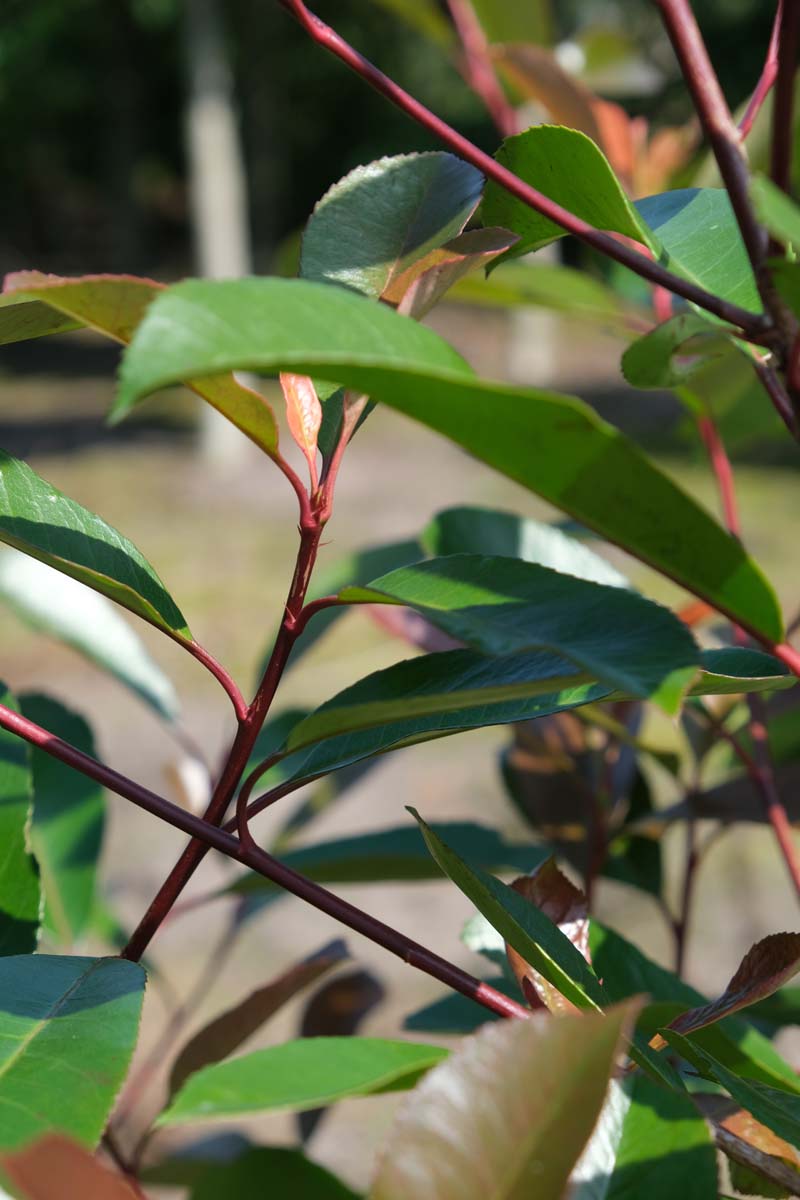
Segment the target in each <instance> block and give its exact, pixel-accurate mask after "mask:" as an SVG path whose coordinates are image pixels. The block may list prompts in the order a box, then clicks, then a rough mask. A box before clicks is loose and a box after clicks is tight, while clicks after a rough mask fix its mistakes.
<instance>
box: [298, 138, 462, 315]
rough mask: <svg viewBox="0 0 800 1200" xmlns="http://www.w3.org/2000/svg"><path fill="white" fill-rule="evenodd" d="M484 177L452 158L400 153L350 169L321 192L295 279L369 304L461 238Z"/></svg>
mask: <svg viewBox="0 0 800 1200" xmlns="http://www.w3.org/2000/svg"><path fill="white" fill-rule="evenodd" d="M482 191H483V176H482V175H481V174H480V172H479V171H476V170H475V168H474V167H471V166H470V165H469V164H468V163H465V162H463V161H462V160H461V159H459V158H455V157H454V156H453V155H452V154H445V153H443V152H441V151H433V152H431V153H428V154H404V155H398V156H397V157H394V158H381V159H378V160H377V162H372V163H369V164H368V165H367V166H363V167H356V168H355V170H353V171H351V172H350V174H349V175H346V176H345V177H344V179H342V180H340V181H339V182H338V183H335V184H334V185H333V187H332V188H331V189H330V190H329V191H328V192H326V193H325V195H324V196H323V197H322V199H321V200H320V201H319V203H318V204H317V206H316V208H315V209H314V212H313V213H312V215H311V217H310V219H309V221H308V224H307V225H306V229H305V232H304V234H303V250H302V256H301V259H300V275H301V276H302V278H304V279H309V280H316V281H317V282H321V283H338V284H342V285H344V286H345V287H348V288H352V289H354V290H355V291H358V292H362V293H363V294H364V295H365V296H372V297H373V298H375V299H378V297H380V296H382V295H383V294H384V293H385V292H386V291H387V290H388V289H390V287H391V285H392V282H393V280H394V279H395V278H396V277H397V276H400V275H402V274H404V272H406V271H407V270H408V269H409V267H411V266H412V265H413V264H414V263H415V262H417V261H419V260H420V259H424V258H425V256H426V255H427V254H429V253H430V251H432V250H435V249H437V248H438V247H439V246H441V245H443V244H444V243H445V242H449V241H450V239H451V238H454V237H455V236H456V235H457V234H459V233H460V232H461V230H462V229H463V228H464V226H465V224H466V223H467V221H468V219H469V217H470V216H471V214H472V213H473V212H474V210H475V208H476V207H477V205H478V201H479V200H480V197H481V192H482Z"/></svg>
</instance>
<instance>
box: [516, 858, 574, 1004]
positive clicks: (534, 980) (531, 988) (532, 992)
mask: <svg viewBox="0 0 800 1200" xmlns="http://www.w3.org/2000/svg"><path fill="white" fill-rule="evenodd" d="M511 887H512V888H513V889H514V891H515V892H518V893H519V894H520V896H523V897H524V898H525V899H526V900H528V901H529V902H530V903H531V904H533V905H535V907H536V908H538V909H539V910H540V911H541V912H543V913H544V915H545V916H546V917H549V918H550V920H551V921H552V922H553V924H554V925H557V926H558V928H559V929H560V930H561V932H562V933H563V934H564V935H565V936H566V937H568V938H569V940H570V941H571V942H572V944H573V946H575V947H576V949H578V950H579V951H580V952H581V954H582V955H583V957H584V958H585V959H586V961H587V962H588V963H589V965H590V966H591V963H592V959H591V955H590V953H589V909H588V904H587V902H586V897H585V896H584V894H583V892H582V891H581V890H580V888H577V887H575V885H574V884H573V883H572V882H571V881H570V880H569V879H567V877H566V875H564V873H563V872H562V871H561V870H559V867H558V864H557V863H556V860H555V858H552V857H551V858H548V859H545V861H544V862H543V863H542V864H541V865H540V866H539V867H537V869H536V870H535V871H533V872H532V873H531V874H530V875H520V876H519V878H518V879H515V880H514V882H513V883H512V884H511ZM506 955H507V956H508V961H509V964H510V966H511V969H512V971H513V972H514V975H515V976H516V978H517V982H518V983H519V985H520V988H521V989H522V992H523V995H524V996H525V999H526V1000H527V1001H528V1004H529V1005H530V1006H531V1008H541V1007H542V1006H544V1007H545V1008H546V1009H548V1010H549V1011H550V1012H552V1013H568V1012H576V1011H577V1009H576V1006H575V1005H574V1004H572V1003H571V1001H569V1000H567V999H566V997H564V996H562V995H561V993H560V992H559V991H558V990H557V989H556V988H554V987H553V985H552V984H551V983H548V981H547V980H546V979H545V978H544V976H543V975H541V974H540V973H539V972H538V971H536V970H534V968H533V967H532V966H531V965H530V964H529V963H527V962H526V961H525V959H524V958H523V957H522V955H521V954H518V953H517V951H516V950H515V949H514V948H513V946H509V944H508V943H506Z"/></svg>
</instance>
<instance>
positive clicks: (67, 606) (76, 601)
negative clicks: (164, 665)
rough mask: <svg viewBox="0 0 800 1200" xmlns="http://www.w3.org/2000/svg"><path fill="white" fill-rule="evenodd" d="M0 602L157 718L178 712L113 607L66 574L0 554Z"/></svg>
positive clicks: (167, 685) (168, 687) (168, 685)
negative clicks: (135, 698) (127, 692)
mask: <svg viewBox="0 0 800 1200" xmlns="http://www.w3.org/2000/svg"><path fill="white" fill-rule="evenodd" d="M0 599H2V600H4V601H5V602H6V604H7V605H8V606H9V608H10V609H11V610H12V611H13V612H14V613H15V614H16V615H17V616H18V617H19V618H20V620H22V621H24V622H25V623H26V624H27V625H29V626H31V628H33V629H35V630H37V631H40V632H42V633H45V634H48V635H50V636H51V637H55V638H58V640H59V641H62V642H64V643H65V644H66V645H67V646H71V647H72V649H73V650H76V651H77V652H78V653H79V654H82V655H84V657H85V658H87V659H88V660H89V661H90V662H93V663H95V664H96V665H97V666H98V667H101V668H102V669H103V670H104V671H108V673H109V674H110V675H113V676H114V678H115V679H117V680H119V682H120V683H121V684H123V685H124V686H125V687H127V688H129V689H130V690H131V691H132V692H133V693H134V694H135V695H137V696H139V697H140V698H141V699H142V700H144V702H145V703H146V704H148V705H149V706H150V707H151V708H152V709H153V710H154V711H155V712H156V713H158V715H159V716H161V717H164V718H165V719H166V720H173V719H174V718H175V717H176V716H177V715H178V711H179V708H180V705H179V702H178V697H177V694H176V692H175V688H174V687H173V685H172V682H171V680H170V679H168V678H167V676H166V675H165V674H164V672H163V671H162V670H161V668H160V667H159V666H158V665H157V664H156V663H155V662H154V661H153V659H152V658H151V657H150V655H149V654H148V653H147V651H146V650H145V648H144V646H143V644H142V642H141V641H140V640H139V638H138V636H137V635H136V634H135V633H134V631H133V630H132V629H131V627H130V626H129V625H128V624H127V623H126V622H125V621H123V620H122V618H121V617H120V616H119V614H118V613H117V612H116V610H115V609H114V607H113V605H111V604H109V602H108V601H107V600H106V599H105V598H104V597H103V596H100V595H98V594H97V593H96V592H94V591H92V590H90V589H89V588H88V587H86V586H85V585H84V584H82V583H78V581H77V580H75V579H72V578H70V576H69V575H64V574H63V573H61V572H59V571H56V570H54V569H53V568H52V567H48V566H46V565H45V564H44V563H42V562H39V561H37V559H35V558H29V557H28V556H27V555H24V554H20V553H19V552H18V551H16V550H7V551H5V552H3V553H0Z"/></svg>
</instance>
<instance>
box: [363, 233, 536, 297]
mask: <svg viewBox="0 0 800 1200" xmlns="http://www.w3.org/2000/svg"><path fill="white" fill-rule="evenodd" d="M518 241H519V238H518V237H517V235H516V234H515V233H509V231H508V230H507V229H472V230H470V231H469V232H468V233H462V234H460V235H459V236H458V237H456V238H453V239H452V241H449V242H445V244H444V245H443V246H441V247H439V248H437V249H436V250H431V252H430V253H429V254H426V255H425V257H424V258H422V259H419V260H418V261H417V262H415V263H413V264H412V265H411V266H410V267H408V268H407V269H406V270H405V271H403V273H402V274H401V275H397V276H395V277H393V278H392V279H391V280H390V282H389V286H388V287H387V288H386V290H385V291H384V293H383V295H382V296H381V299H382V300H385V301H386V302H387V303H389V304H394V305H396V306H397V308H398V310H399V311H400V312H401V313H404V314H405V315H406V316H408V317H414V318H415V319H416V320H419V319H420V318H421V317H424V316H425V314H426V313H427V312H429V311H430V310H431V309H432V308H433V306H434V304H436V303H437V301H439V300H440V299H441V297H442V296H443V295H444V294H445V292H447V291H448V290H449V289H450V288H451V287H453V285H454V284H456V283H458V281H459V279H463V277H464V276H465V275H468V274H469V273H470V272H471V271H476V270H478V268H479V267H487V266H488V265H489V263H490V262H491V261H492V260H493V259H495V258H497V257H499V255H501V254H505V252H506V250H508V249H509V248H510V247H511V246H513V245H514V243H515V242H518Z"/></svg>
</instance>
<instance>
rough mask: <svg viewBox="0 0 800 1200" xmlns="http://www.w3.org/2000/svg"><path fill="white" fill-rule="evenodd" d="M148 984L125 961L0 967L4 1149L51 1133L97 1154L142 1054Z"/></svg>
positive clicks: (22, 962)
mask: <svg viewBox="0 0 800 1200" xmlns="http://www.w3.org/2000/svg"><path fill="white" fill-rule="evenodd" d="M144 985H145V975H144V971H143V970H142V968H141V967H140V966H139V965H138V964H137V963H132V962H127V961H125V960H124V959H119V958H67V957H54V956H52V955H49V954H37V955H26V956H23V957H15V958H3V959H0V1149H3V1150H15V1149H17V1148H19V1147H20V1146H22V1145H24V1144H26V1143H27V1142H30V1141H32V1140H33V1139H34V1138H35V1137H38V1136H40V1135H41V1134H43V1133H46V1132H48V1131H49V1130H59V1131H61V1132H62V1133H66V1134H69V1136H70V1137H73V1138H75V1139H76V1141H79V1142H81V1143H82V1144H84V1145H86V1146H89V1147H94V1146H96V1145H97V1143H98V1141H99V1140H100V1134H101V1133H102V1132H103V1129H104V1128H105V1124H106V1121H107V1120H108V1116H109V1113H110V1112H111V1109H112V1107H113V1105H114V1102H115V1100H116V1098H117V1093H118V1092H119V1089H120V1086H121V1085H122V1081H123V1079H124V1078H125V1075H126V1073H127V1070H128V1065H129V1063H130V1060H131V1056H132V1054H133V1049H134V1046H135V1044H136V1038H137V1034H138V1031H139V1016H140V1013H141V1008H142V998H143V996H144Z"/></svg>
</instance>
